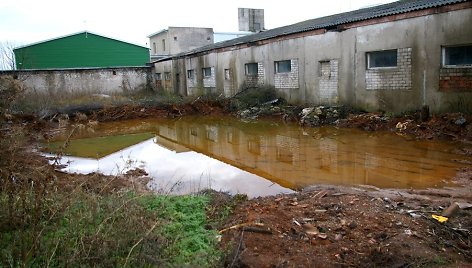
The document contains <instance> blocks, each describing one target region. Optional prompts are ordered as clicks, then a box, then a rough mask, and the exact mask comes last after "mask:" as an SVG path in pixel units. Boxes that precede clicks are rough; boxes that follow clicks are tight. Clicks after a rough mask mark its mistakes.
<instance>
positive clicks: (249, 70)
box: [245, 62, 257, 75]
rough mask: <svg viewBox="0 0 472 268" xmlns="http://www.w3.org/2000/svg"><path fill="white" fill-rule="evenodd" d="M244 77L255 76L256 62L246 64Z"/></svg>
mask: <svg viewBox="0 0 472 268" xmlns="http://www.w3.org/2000/svg"><path fill="white" fill-rule="evenodd" d="M245 66H246V75H257V62H256V63H246V65H245Z"/></svg>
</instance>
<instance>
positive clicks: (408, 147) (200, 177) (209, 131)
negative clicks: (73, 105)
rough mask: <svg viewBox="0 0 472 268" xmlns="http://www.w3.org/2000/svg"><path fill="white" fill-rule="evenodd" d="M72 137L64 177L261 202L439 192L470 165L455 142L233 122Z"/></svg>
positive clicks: (93, 130) (108, 128)
mask: <svg viewBox="0 0 472 268" xmlns="http://www.w3.org/2000/svg"><path fill="white" fill-rule="evenodd" d="M75 132H76V134H75V135H74V136H73V139H72V140H71V142H70V146H69V148H68V149H69V151H66V153H67V154H68V156H66V157H63V158H62V159H61V163H64V164H67V167H66V168H65V169H64V171H67V172H76V173H90V172H95V171H98V172H101V173H103V174H110V175H116V174H120V173H125V172H126V171H128V170H129V169H133V168H136V167H139V168H142V169H144V170H145V171H146V172H147V173H148V174H149V175H150V176H151V177H152V178H153V180H152V181H151V182H150V184H149V186H150V187H151V188H153V189H155V190H156V191H160V192H166V193H176V194H180V193H188V192H193V191H198V190H201V189H204V188H208V187H210V188H212V189H215V190H222V191H227V192H230V193H233V194H235V193H243V194H247V195H248V196H250V197H255V196H264V195H273V194H277V193H289V192H292V190H294V189H300V188H303V187H305V186H308V185H313V184H335V185H372V186H376V187H379V188H415V189H422V188H441V187H444V186H446V185H448V184H449V183H450V178H452V177H453V176H454V175H455V174H456V170H457V169H458V168H460V167H464V166H466V165H465V164H461V162H463V163H464V162H467V161H472V158H471V157H466V156H462V155H457V154H455V153H454V150H455V149H457V148H456V146H457V145H454V144H453V143H445V142H439V141H417V140H414V139H412V138H408V137H403V136H399V135H397V134H394V133H388V132H375V133H374V132H364V131H360V130H356V129H337V128H334V127H321V128H302V127H300V126H298V125H296V124H286V123H283V122H280V121H272V122H271V121H259V122H249V123H248V122H242V121H240V120H238V119H235V118H232V117H223V118H222V117H185V118H180V119H175V120H165V119H154V120H133V121H121V122H110V123H103V124H98V125H96V126H91V127H84V128H80V129H77V130H76V131H75ZM62 143H63V142H61V141H58V142H51V143H49V144H46V145H45V146H46V147H47V148H49V150H53V149H54V148H57V147H58V145H59V144H62ZM131 144H134V145H131ZM469 163H470V162H469Z"/></svg>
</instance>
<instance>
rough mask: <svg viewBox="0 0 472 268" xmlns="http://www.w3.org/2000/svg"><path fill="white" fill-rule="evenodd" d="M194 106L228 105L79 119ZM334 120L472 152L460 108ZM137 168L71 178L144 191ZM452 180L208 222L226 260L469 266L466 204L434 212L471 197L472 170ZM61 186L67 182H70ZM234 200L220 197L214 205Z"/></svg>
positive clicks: (470, 220)
mask: <svg viewBox="0 0 472 268" xmlns="http://www.w3.org/2000/svg"><path fill="white" fill-rule="evenodd" d="M196 113H199V114H214V113H228V111H227V110H226V109H225V108H224V107H223V106H221V105H217V104H215V103H208V102H202V101H197V102H194V103H191V104H186V105H180V106H179V105H168V106H163V107H159V108H156V107H153V108H146V107H132V106H126V107H119V108H117V107H112V108H107V109H104V110H100V111H98V112H94V113H91V114H89V115H87V116H88V117H86V119H85V120H97V121H108V120H122V119H130V118H140V117H157V116H165V117H178V116H183V115H188V114H196ZM281 117H282V116H281ZM461 118H463V119H464V120H465V122H463V121H464V120H462V119H461ZM19 120H20V121H21V120H23V121H27V122H29V123H28V124H27V125H28V127H29V129H30V130H33V131H34V132H35V133H37V134H38V133H39V134H41V133H47V129H48V125H49V124H51V122H44V121H41V120H37V119H34V118H22V119H19ZM71 120H84V119H83V118H82V119H80V117H79V116H77V117H76V118H73V117H72V118H71ZM458 120H459V121H458ZM339 126H341V127H358V128H362V129H365V130H367V131H375V130H391V131H395V132H397V133H399V134H405V135H412V138H421V139H437V138H441V139H454V140H459V141H462V142H463V144H464V146H463V149H461V150H460V151H459V152H458V153H461V154H466V155H470V154H471V152H472V146H471V141H472V118H471V117H470V116H466V115H461V114H447V115H441V116H433V117H432V118H430V119H429V120H427V121H424V122H423V121H421V120H419V119H417V118H416V117H415V116H414V115H410V116H404V117H398V118H390V119H386V117H384V116H383V115H382V114H379V113H368V114H365V113H364V114H354V115H350V116H349V117H347V118H346V119H344V120H341V121H340V122H339ZM142 175H145V174H140V172H139V170H137V171H135V173H133V174H128V175H127V176H123V177H121V178H111V177H106V176H100V175H97V174H91V175H88V176H87V175H85V176H84V175H77V176H74V177H73V178H74V179H73V181H76V182H75V183H74V185H75V184H77V183H78V182H79V181H80V185H81V186H82V187H90V188H91V190H93V188H94V187H95V186H94V185H95V184H94V181H95V180H97V179H99V180H104V181H106V180H114V182H113V183H105V185H110V187H111V189H110V190H113V191H114V190H117V189H119V188H120V187H130V186H131V187H136V189H137V190H140V191H141V190H143V189H142V187H140V186H139V185H143V182H144V181H142V180H145V179H138V178H141V177H142ZM58 177H59V178H60V177H61V175H60V174H58ZM69 178H70V177H69ZM140 180H141V181H140ZM456 180H457V182H458V183H460V184H462V185H463V187H460V188H446V189H440V190H421V191H414V190H380V189H374V188H369V187H338V186H312V187H309V188H307V189H305V190H304V191H302V192H301V193H297V194H292V195H284V196H272V197H265V198H257V199H252V200H247V201H244V202H240V203H238V205H237V206H236V207H235V209H234V211H233V213H232V214H231V215H229V217H228V218H227V220H226V221H225V222H224V223H222V225H221V226H213V228H216V229H218V230H220V231H222V232H221V234H222V241H221V243H220V246H221V247H222V248H223V249H224V250H227V252H228V255H227V257H226V260H225V266H226V267H345V266H348V267H472V239H471V232H472V209H470V208H468V209H467V208H465V207H464V208H463V209H460V210H459V211H457V212H456V213H455V214H453V215H452V216H451V217H450V218H449V220H448V221H447V222H445V223H439V222H438V221H436V220H434V219H433V218H432V215H433V214H437V215H440V214H441V212H442V211H443V210H444V209H445V208H447V207H449V205H450V204H451V203H452V202H461V203H469V204H470V203H472V168H465V169H463V170H460V171H458V174H457V176H456ZM61 183H64V185H63V187H68V184H67V182H64V181H62V182H61ZM74 187H75V186H74ZM96 190H97V191H98V190H100V191H102V190H103V188H100V189H98V188H97V189H96ZM225 202H227V203H225ZM230 204H232V201H230V200H229V199H228V198H227V199H224V198H222V199H220V200H218V204H217V206H219V207H220V208H224V207H225V205H228V206H229V205H230Z"/></svg>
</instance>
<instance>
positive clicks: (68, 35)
mask: <svg viewBox="0 0 472 268" xmlns="http://www.w3.org/2000/svg"><path fill="white" fill-rule="evenodd" d="M84 33H85V34H93V35H96V36H100V37H103V38H107V39H111V40H115V41H118V42H122V43H126V44H130V45H133V46H137V47H142V48H146V49H149V48H148V47H145V46H143V45H138V44H135V43H131V42H128V41H124V40H120V39H117V38H113V37H109V36H106V35H103V34H98V33H94V32H91V31H80V32H76V33H72V34H67V35H62V36H59V37H54V38H50V39H46V40H42V41H38V42H34V43H30V44H27V45H23V46H19V47H15V48H14V49H13V50H17V49H22V48H25V47H30V46H35V45H39V44H42V43H47V42H51V41H54V40H58V39H63V38H67V37H71V36H74V35H79V34H84Z"/></svg>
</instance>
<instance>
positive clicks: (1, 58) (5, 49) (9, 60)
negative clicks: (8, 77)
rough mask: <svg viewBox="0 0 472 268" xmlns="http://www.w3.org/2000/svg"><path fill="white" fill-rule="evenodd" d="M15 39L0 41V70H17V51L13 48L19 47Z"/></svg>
mask: <svg viewBox="0 0 472 268" xmlns="http://www.w3.org/2000/svg"><path fill="white" fill-rule="evenodd" d="M17 46H18V44H16V43H15V42H13V41H2V42H0V70H15V69H16V68H15V67H16V66H15V53H13V49H14V48H15V47H17Z"/></svg>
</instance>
